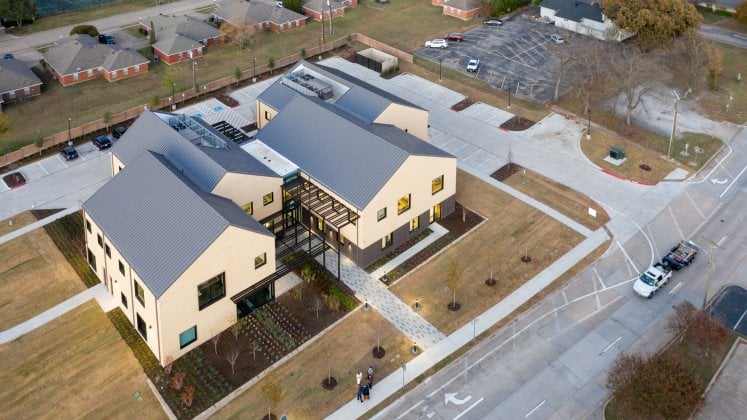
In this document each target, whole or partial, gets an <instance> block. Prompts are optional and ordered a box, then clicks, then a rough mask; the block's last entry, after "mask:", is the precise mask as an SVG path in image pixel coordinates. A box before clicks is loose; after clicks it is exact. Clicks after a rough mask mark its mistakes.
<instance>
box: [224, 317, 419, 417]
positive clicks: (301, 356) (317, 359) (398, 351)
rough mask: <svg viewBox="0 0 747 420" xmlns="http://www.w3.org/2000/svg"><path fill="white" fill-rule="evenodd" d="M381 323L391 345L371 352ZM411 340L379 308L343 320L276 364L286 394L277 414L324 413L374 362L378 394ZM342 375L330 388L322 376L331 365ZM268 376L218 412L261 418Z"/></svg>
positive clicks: (342, 400)
mask: <svg viewBox="0 0 747 420" xmlns="http://www.w3.org/2000/svg"><path fill="white" fill-rule="evenodd" d="M378 329H380V334H381V346H382V347H384V348H385V349H386V355H385V356H384V358H383V359H380V360H377V359H374V358H373V357H372V356H371V350H372V349H373V347H374V346H376V340H377V330H378ZM409 344H410V342H409V340H408V339H407V338H406V337H405V336H403V335H401V334H400V332H399V331H398V330H397V329H396V328H394V327H393V326H392V325H391V324H390V323H389V322H387V321H386V320H384V319H383V318H382V317H381V316H380V315H379V314H378V313H377V312H376V311H375V310H369V311H364V310H362V309H359V310H357V311H355V312H354V313H353V314H352V315H350V316H349V317H348V318H346V319H345V320H343V321H342V322H341V323H340V324H338V325H337V326H336V327H335V328H333V329H332V330H331V331H329V332H327V333H326V334H324V335H323V336H321V337H320V338H319V340H318V341H316V342H314V343H313V344H311V345H310V346H309V347H307V348H306V349H304V350H303V351H302V352H300V353H298V354H297V355H296V356H294V357H293V358H292V359H290V360H289V361H288V362H287V363H285V364H284V365H282V366H280V367H279V368H277V369H275V370H274V371H273V373H272V377H274V378H277V380H278V381H279V384H280V386H281V387H282V389H283V399H282V401H281V402H280V404H279V407H277V408H274V409H273V412H274V413H275V414H279V413H283V414H287V415H288V417H289V418H323V417H324V416H326V415H329V414H331V413H332V412H333V411H335V410H336V409H338V408H339V407H341V406H343V405H344V404H346V403H347V402H348V401H350V400H352V399H354V398H355V396H356V391H357V389H356V386H355V374H356V373H357V372H358V371H365V369H366V368H367V367H368V366H373V368H374V371H375V372H376V373H375V376H374V386H373V389H372V390H371V398H372V399H375V398H376V379H377V378H379V379H381V378H384V377H386V376H387V375H389V374H390V373H392V372H393V371H395V370H397V369H399V367H400V364H401V363H403V362H407V361H409V360H410V359H411V354H410V353H409V351H408V348H409V347H408V346H409ZM330 369H331V370H332V371H331V373H332V376H333V377H334V378H335V379H337V387H335V388H334V389H333V390H331V391H327V390H326V389H324V388H323V387H322V381H323V380H324V379H326V378H327V375H328V374H329V373H328V372H329V370H330ZM266 381H267V379H266V378H264V379H262V380H260V381H259V382H258V383H257V384H255V385H254V386H252V387H251V388H249V389H248V390H246V391H245V392H244V393H243V394H241V395H240V396H239V397H238V398H236V399H235V400H233V401H232V402H231V403H229V404H228V405H227V406H226V407H225V408H223V409H222V410H220V411H219V412H218V413H217V414H216V415H215V416H213V417H215V418H258V417H260V416H261V415H262V414H261V413H264V414H267V405H266V403H265V402H264V399H263V398H262V395H261V393H260V389H261V388H262V385H263V384H265V383H266Z"/></svg>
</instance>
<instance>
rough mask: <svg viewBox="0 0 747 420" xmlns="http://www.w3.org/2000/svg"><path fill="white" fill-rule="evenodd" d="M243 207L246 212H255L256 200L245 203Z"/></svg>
mask: <svg viewBox="0 0 747 420" xmlns="http://www.w3.org/2000/svg"><path fill="white" fill-rule="evenodd" d="M241 208H242V209H244V211H245V212H246V214H254V202H252V201H250V202H248V203H246V204H244V205H243V206H241Z"/></svg>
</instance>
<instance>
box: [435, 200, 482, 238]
mask: <svg viewBox="0 0 747 420" xmlns="http://www.w3.org/2000/svg"><path fill="white" fill-rule="evenodd" d="M462 209H464V210H465V212H464V213H465V216H466V218H465V221H462ZM483 220H485V219H483V218H482V217H481V216H480V215H479V214H477V213H474V212H473V211H471V210H470V209H465V208H464V207H463V206H462V205H461V204H459V203H456V206H455V208H454V212H453V213H451V214H450V215H448V216H446V217H444V218H443V219H441V220H439V221H438V224H439V225H441V226H443V227H444V228H446V230H448V231H449V233H451V234H452V235H454V236H455V238H458V237H460V236H462V235H464V234H465V233H467V231H469V230H470V229H472V228H473V227H475V226H477V225H478V224H479V223H480V222H482V221H483Z"/></svg>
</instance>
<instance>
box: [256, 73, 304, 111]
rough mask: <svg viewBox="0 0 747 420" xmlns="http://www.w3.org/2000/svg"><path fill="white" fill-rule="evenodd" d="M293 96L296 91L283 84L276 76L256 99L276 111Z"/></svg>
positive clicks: (283, 106)
mask: <svg viewBox="0 0 747 420" xmlns="http://www.w3.org/2000/svg"><path fill="white" fill-rule="evenodd" d="M295 97H296V92H294V91H293V90H291V89H288V88H287V87H285V86H283V84H282V83H281V81H280V78H278V79H277V80H275V81H274V82H272V84H270V86H268V87H267V89H265V90H264V91H262V93H260V94H259V96H257V100H258V101H260V102H262V103H264V104H267V105H269V106H271V107H272V108H273V109H274V110H276V111H280V110H282V109H283V108H285V106H286V105H288V103H289V102H290V101H291V100H293V98H295Z"/></svg>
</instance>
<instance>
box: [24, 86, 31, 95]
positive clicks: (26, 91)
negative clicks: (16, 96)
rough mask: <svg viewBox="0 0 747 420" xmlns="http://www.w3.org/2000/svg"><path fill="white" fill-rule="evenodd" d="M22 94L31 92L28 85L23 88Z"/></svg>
mask: <svg viewBox="0 0 747 420" xmlns="http://www.w3.org/2000/svg"><path fill="white" fill-rule="evenodd" d="M23 94H24V95H30V94H31V88H29V87H25V88H23Z"/></svg>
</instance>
